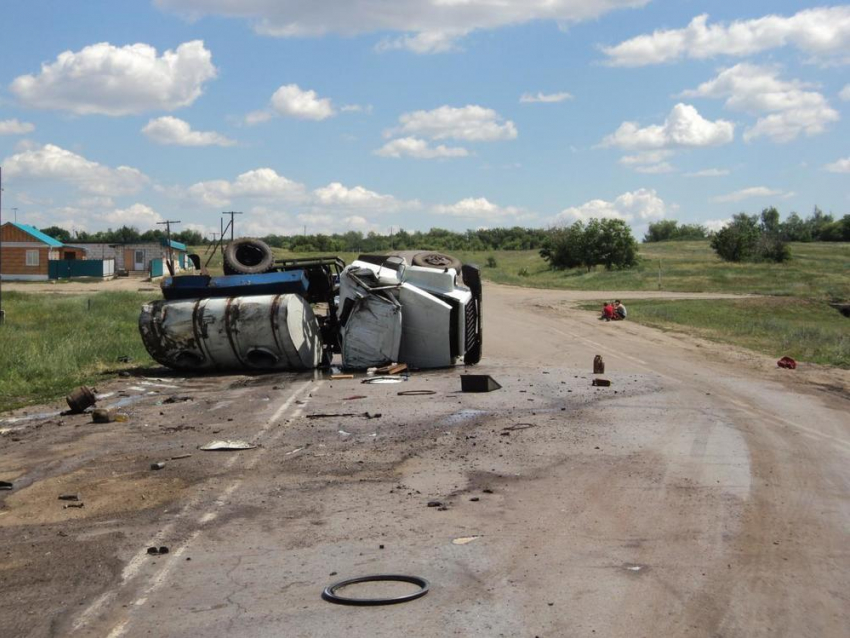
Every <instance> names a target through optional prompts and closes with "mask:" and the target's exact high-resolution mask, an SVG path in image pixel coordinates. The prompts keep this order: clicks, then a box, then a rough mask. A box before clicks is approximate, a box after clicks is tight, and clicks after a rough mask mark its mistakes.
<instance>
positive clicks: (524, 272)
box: [517, 268, 528, 277]
mask: <svg viewBox="0 0 850 638" xmlns="http://www.w3.org/2000/svg"><path fill="white" fill-rule="evenodd" d="M517 274H518V275H519V276H520V277H528V268H520V269H519V272H518V273H517Z"/></svg>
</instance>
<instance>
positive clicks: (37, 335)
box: [0, 292, 153, 411]
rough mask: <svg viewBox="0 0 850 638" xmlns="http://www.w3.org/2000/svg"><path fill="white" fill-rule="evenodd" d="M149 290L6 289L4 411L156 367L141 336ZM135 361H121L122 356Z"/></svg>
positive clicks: (0, 358) (0, 375) (0, 357)
mask: <svg viewBox="0 0 850 638" xmlns="http://www.w3.org/2000/svg"><path fill="white" fill-rule="evenodd" d="M149 300H150V294H139V293H134V292H101V293H92V294H80V295H66V294H51V293H25V292H7V293H5V294H4V295H3V307H4V309H5V310H6V322H5V324H3V325H2V326H0V344H2V348H0V371H2V372H0V411H3V410H9V409H12V408H16V407H20V406H24V405H29V404H32V403H38V402H41V401H44V400H49V399H55V398H57V397H62V396H64V395H66V394H67V393H68V392H69V391H70V390H72V389H73V388H74V387H76V386H78V385H82V384H88V385H91V384H97V382H98V381H101V380H103V379H104V378H106V377H108V376H109V375H111V374H117V372H118V371H119V370H121V369H123V368H131V367H136V366H139V365H143V366H144V365H151V364H152V363H153V361H152V360H151V359H150V357H149V356H148V353H147V351H146V350H145V348H144V346H143V345H142V341H141V339H140V337H139V329H138V327H137V326H138V321H139V309H140V308H141V305H142V304H143V303H144V302H145V301H149ZM125 355H127V356H130V357H132V362H131V363H130V364H122V363H118V358H119V357H121V356H125Z"/></svg>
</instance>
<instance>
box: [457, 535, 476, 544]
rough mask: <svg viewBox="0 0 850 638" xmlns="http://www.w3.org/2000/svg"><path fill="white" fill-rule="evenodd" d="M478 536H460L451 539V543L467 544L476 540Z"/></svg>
mask: <svg viewBox="0 0 850 638" xmlns="http://www.w3.org/2000/svg"><path fill="white" fill-rule="evenodd" d="M479 538H481V537H480V536H461V537H460V538H456V539H454V540H453V541H452V545H468V544H469V543H471V542H473V541H477V540H478V539H479Z"/></svg>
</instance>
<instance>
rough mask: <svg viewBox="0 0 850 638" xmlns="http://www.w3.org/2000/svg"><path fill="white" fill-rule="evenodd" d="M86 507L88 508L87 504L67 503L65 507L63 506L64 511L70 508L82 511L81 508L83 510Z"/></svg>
mask: <svg viewBox="0 0 850 638" xmlns="http://www.w3.org/2000/svg"><path fill="white" fill-rule="evenodd" d="M85 506H86V504H85V503H66V504H65V505H63V506H62V509H63V510H66V509H68V508H74V509H80V508H83V507H85Z"/></svg>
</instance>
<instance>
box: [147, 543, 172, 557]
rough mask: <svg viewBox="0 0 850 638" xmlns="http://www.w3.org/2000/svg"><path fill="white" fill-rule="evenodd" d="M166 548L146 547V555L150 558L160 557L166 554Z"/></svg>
mask: <svg viewBox="0 0 850 638" xmlns="http://www.w3.org/2000/svg"><path fill="white" fill-rule="evenodd" d="M168 551H169V550H168V548H167V547H166V546H165V545H163V546H161V547H148V554H149V555H151V556H162V555H164V554H167V553H168Z"/></svg>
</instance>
